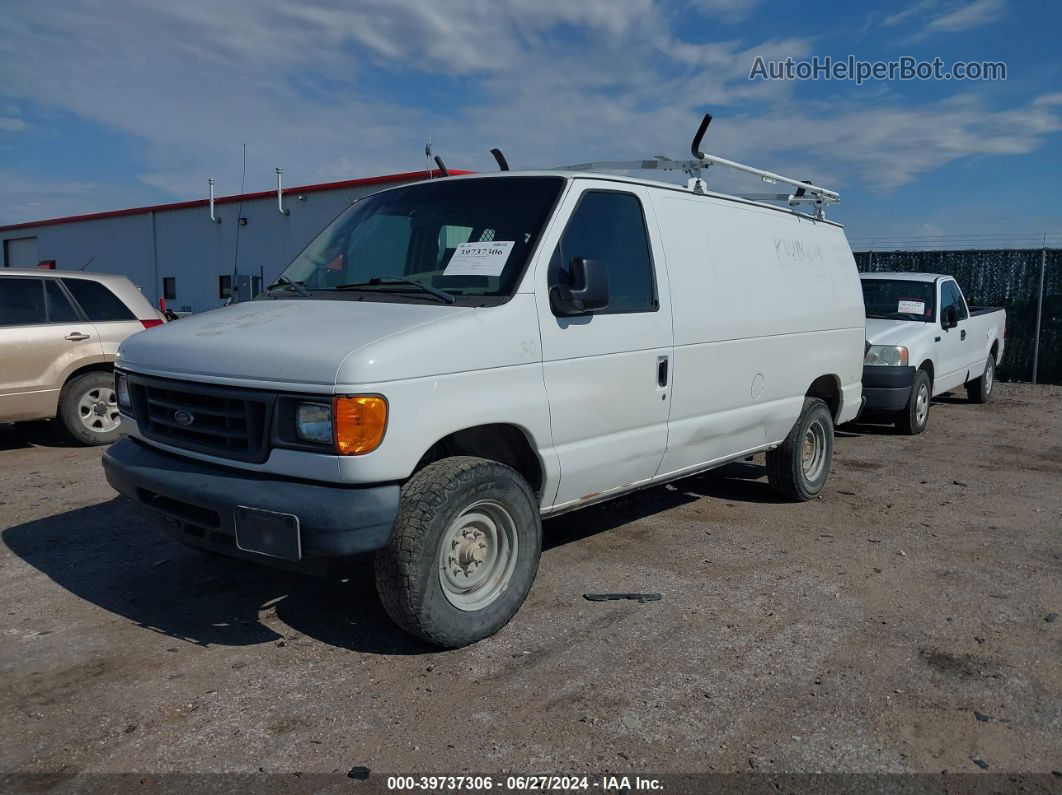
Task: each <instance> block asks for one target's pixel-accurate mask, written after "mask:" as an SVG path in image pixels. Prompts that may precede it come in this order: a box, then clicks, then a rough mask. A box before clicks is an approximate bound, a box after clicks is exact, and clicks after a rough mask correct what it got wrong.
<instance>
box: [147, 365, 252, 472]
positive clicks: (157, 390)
mask: <svg viewBox="0 0 1062 795" xmlns="http://www.w3.org/2000/svg"><path fill="white" fill-rule="evenodd" d="M129 388H130V392H131V396H132V399H133V409H134V411H135V414H136V421H137V425H138V426H139V428H140V432H141V433H142V434H144V436H146V437H147V438H148V439H152V440H154V441H158V442H161V443H162V444H167V445H170V446H172V447H180V448H183V449H186V450H193V451H196V452H200V453H207V454H210V455H216V456H221V457H224V458H233V459H237V460H241V461H264V460H265V458H266V456H267V454H268V449H267V446H266V441H267V437H268V433H267V428H268V420H269V415H270V408H271V406H272V396H270V395H267V394H265V393H260V392H253V391H250V390H243V389H231V388H226V387H214V386H212V385H210V384H192V383H184V382H179V381H167V380H163V379H155V378H152V379H147V378H144V377H142V376H135V375H132V374H130V376H129Z"/></svg>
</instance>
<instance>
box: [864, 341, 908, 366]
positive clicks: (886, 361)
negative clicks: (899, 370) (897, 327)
mask: <svg viewBox="0 0 1062 795" xmlns="http://www.w3.org/2000/svg"><path fill="white" fill-rule="evenodd" d="M863 364H869V365H886V366H892V367H906V366H907V348H905V347H904V346H903V345H871V346H870V347H869V348H868V349H867V355H866V356H864V357H863Z"/></svg>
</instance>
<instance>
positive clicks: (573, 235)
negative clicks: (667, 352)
mask: <svg viewBox="0 0 1062 795" xmlns="http://www.w3.org/2000/svg"><path fill="white" fill-rule="evenodd" d="M573 257H582V258H584V259H596V260H599V261H600V262H602V263H604V265H605V267H607V268H608V281H609V304H608V309H606V310H604V311H605V312H615V311H627V312H630V311H652V310H654V309H656V307H657V301H656V290H655V286H654V283H653V265H652V262H651V260H650V259H649V238H648V235H647V234H646V231H645V219H644V218H643V216H642V205H641V203H640V202H639V201H638V197H636V196H634V195H632V194H630V193H616V192H611V191H588V192H587V193H585V194H583V198H582V199H581V200H580V202H579V206H578V207H576V209H575V212H574V213H573V214H572V218H571V220H570V221H569V222H568V227H567V229H565V230H564V235H563V236H562V237H561V240H560V243H558V245H557V248H556V250H555V251H554V252H553V258H552V259H551V261H550V276H551V280H550V283H551V284H552V283H553V277H554V275H555V274H558V273H559V279H560V282H561V283H562V284H565V283H569V282H568V281H567V280H568V269H569V267H570V263H571V260H572V258H573Z"/></svg>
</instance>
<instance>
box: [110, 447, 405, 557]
mask: <svg viewBox="0 0 1062 795" xmlns="http://www.w3.org/2000/svg"><path fill="white" fill-rule="evenodd" d="M103 469H104V473H105V474H106V476H107V482H108V483H110V484H111V487H112V488H114V489H115V490H116V491H118V492H120V493H121V494H124V495H125V496H126V497H128V498H129V499H131V500H133V501H134V502H136V503H137V504H139V505H140V506H142V507H143V508H145V509H147V510H148V511H149V513H151V514H153V515H154V516H155V517H156V518H158V519H160V520H162V521H163V523H164V525H165V526H166V528H167V529H168V530H169V531H170V532H171V534H172V535H174V536H175V537H177V538H178V539H179V540H181V541H183V542H185V543H188V544H192V545H193V546H198V547H202V548H204V549H209V550H212V551H214V552H220V553H223V554H227V555H233V556H235V557H241V558H247V559H249V560H255V561H258V562H260V563H267V564H272V565H276V566H280V567H282V568H289V569H295V570H301V571H307V572H309V573H325V571H326V570H327V568H328V562H329V560H330V559H332V560H334V559H337V558H343V557H348V556H351V555H357V554H359V553H362V552H369V551H372V550H375V549H380V548H381V547H382V546H384V545H385V544H386V543H387V539H388V538H389V537H390V535H391V528H392V527H393V525H394V522H395V518H396V517H397V516H398V500H399V491H400V488H399V486H398V485H397V484H388V485H382V486H338V485H332V484H321V483H316V482H305V481H296V480H285V479H281V478H277V477H275V476H269V475H259V474H257V473H253V472H245V471H241V470H236V469H229V468H227V467H221V466H215V465H213V464H206V463H203V462H200V461H192V460H190V459H186V458H181V457H178V456H174V455H170V454H168V453H163V452H159V451H158V450H154V449H152V448H150V447H147V446H146V445H144V444H142V443H140V442H137V441H135V440H133V439H131V438H128V437H126V438H123V439H119V440H118V441H117V442H115V443H114V444H113V445H112V446H111V447H110V448H109V449H108V450H107V452H106V453H104V455H103ZM237 506H242V507H248V508H254V509H258V510H262V511H275V512H277V513H284V514H294V515H295V516H297V517H298V519H299V533H300V537H301V538H300V540H301V551H302V555H301V559H300V560H298V561H289V560H284V559H281V558H276V557H273V556H270V555H263V554H259V553H257V552H248V551H245V550H242V549H239V548H238V547H237V546H236V526H235V509H236V507H237Z"/></svg>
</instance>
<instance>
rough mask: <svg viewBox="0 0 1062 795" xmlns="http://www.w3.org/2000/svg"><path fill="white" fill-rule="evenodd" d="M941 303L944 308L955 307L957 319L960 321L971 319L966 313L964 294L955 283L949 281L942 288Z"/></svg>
mask: <svg viewBox="0 0 1062 795" xmlns="http://www.w3.org/2000/svg"><path fill="white" fill-rule="evenodd" d="M940 299H941V300H940V303H941V304H943V306H944V308H945V309H947V308H949V307H953V308H954V309H955V317H957V318H958V319H959V320H965V319H966V318H967V317H969V313H968V312H967V311H966V303H965V302H964V301H963V300H962V293H960V292H959V288H958V286H957V285H956V284H955V282H952V281H947V282H944V284H942V285H941V287H940Z"/></svg>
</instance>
